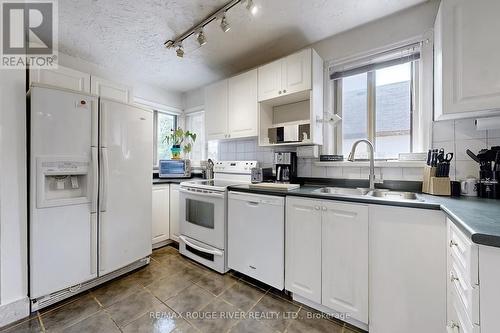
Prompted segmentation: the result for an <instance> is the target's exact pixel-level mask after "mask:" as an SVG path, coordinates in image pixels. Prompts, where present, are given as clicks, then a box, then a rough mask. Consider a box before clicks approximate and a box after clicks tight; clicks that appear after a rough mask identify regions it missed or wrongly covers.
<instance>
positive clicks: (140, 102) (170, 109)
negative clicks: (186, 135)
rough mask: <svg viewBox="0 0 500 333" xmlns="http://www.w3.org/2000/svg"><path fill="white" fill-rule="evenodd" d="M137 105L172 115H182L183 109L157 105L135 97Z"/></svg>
mask: <svg viewBox="0 0 500 333" xmlns="http://www.w3.org/2000/svg"><path fill="white" fill-rule="evenodd" d="M133 104H136V105H139V106H142V107H147V108H148V109H154V110H157V111H160V112H165V113H171V114H175V115H180V114H182V109H180V108H176V107H173V106H168V105H164V104H161V103H156V102H153V101H150V100H147V99H144V98H141V97H134V103H133Z"/></svg>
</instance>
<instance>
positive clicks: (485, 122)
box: [476, 117, 500, 131]
mask: <svg viewBox="0 0 500 333" xmlns="http://www.w3.org/2000/svg"><path fill="white" fill-rule="evenodd" d="M498 128H500V117H489V118H479V119H476V129H477V130H478V131H484V130H491V129H498Z"/></svg>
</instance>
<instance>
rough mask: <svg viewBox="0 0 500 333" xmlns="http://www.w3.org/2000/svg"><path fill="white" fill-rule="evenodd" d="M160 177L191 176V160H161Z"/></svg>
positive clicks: (159, 163) (159, 165)
mask: <svg viewBox="0 0 500 333" xmlns="http://www.w3.org/2000/svg"><path fill="white" fill-rule="evenodd" d="M158 177H160V178H191V162H190V161H189V160H160V161H159V162H158Z"/></svg>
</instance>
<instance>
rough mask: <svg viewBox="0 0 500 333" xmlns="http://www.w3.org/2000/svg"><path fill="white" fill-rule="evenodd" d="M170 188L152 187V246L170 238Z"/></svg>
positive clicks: (163, 186)
mask: <svg viewBox="0 0 500 333" xmlns="http://www.w3.org/2000/svg"><path fill="white" fill-rule="evenodd" d="M169 197H170V187H169V185H168V184H165V185H153V196H152V198H153V225H152V228H151V230H152V238H153V240H152V244H153V247H155V244H160V245H162V244H164V242H165V241H166V240H168V239H169V238H170V223H169V221H170V198H169Z"/></svg>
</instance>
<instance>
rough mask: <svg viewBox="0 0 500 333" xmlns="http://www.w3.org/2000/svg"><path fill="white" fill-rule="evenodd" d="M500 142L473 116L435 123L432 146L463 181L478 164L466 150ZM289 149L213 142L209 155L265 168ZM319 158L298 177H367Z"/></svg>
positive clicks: (406, 171)
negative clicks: (446, 156)
mask: <svg viewBox="0 0 500 333" xmlns="http://www.w3.org/2000/svg"><path fill="white" fill-rule="evenodd" d="M498 145H500V130H493V131H478V130H476V128H475V125H474V119H462V120H448V121H440V122H434V123H433V148H444V149H445V150H446V152H452V153H454V158H453V161H452V165H451V170H450V177H451V179H456V180H461V179H464V178H465V177H467V176H469V175H470V176H474V177H477V176H478V171H479V167H478V164H477V163H476V162H474V161H473V160H472V159H471V158H470V157H469V156H467V155H466V153H465V150H466V149H470V150H472V151H473V152H474V153H477V152H478V151H479V150H481V149H483V148H489V147H491V146H498ZM275 150H276V151H290V150H294V148H292V147H279V148H271V147H259V145H258V143H257V139H256V138H253V139H244V140H232V141H220V142H215V141H210V142H209V143H208V156H209V157H210V158H212V159H215V160H257V161H259V163H260V165H261V166H262V167H272V166H273V158H274V151H275ZM315 161H316V160H311V159H302V158H299V159H298V162H297V164H298V175H299V177H317V178H347V179H367V178H368V168H367V167H366V168H364V167H363V168H360V167H325V166H317V165H315V164H314V162H315ZM375 173H376V177H377V178H378V179H383V180H412V181H421V180H422V168H394V167H393V168H375Z"/></svg>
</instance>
